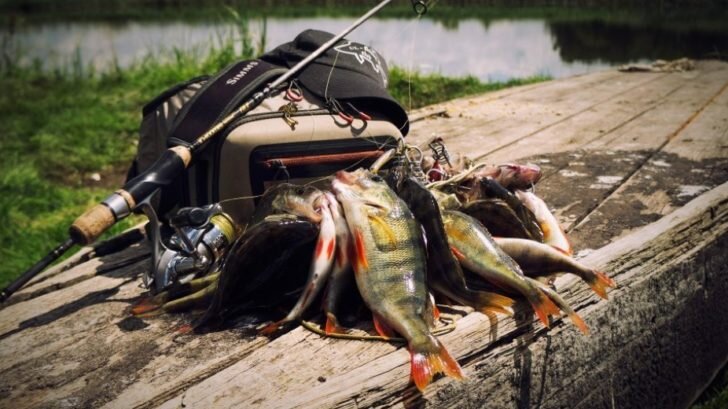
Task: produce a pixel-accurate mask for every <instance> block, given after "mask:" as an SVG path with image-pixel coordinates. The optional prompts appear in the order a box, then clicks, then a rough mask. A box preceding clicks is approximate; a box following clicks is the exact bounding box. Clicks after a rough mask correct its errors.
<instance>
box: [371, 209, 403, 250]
mask: <svg viewBox="0 0 728 409" xmlns="http://www.w3.org/2000/svg"><path fill="white" fill-rule="evenodd" d="M368 217H369V221H370V222H372V224H375V225H377V228H378V229H379V230H381V231H382V232H384V234H385V235H386V236H387V238H388V239H389V244H394V243H396V242H397V236H396V235H395V234H394V232H393V231H392V228H391V227H389V225H388V224H387V222H385V221H384V219H382V218H381V217H379V216H377V215H374V214H370V215H368Z"/></svg>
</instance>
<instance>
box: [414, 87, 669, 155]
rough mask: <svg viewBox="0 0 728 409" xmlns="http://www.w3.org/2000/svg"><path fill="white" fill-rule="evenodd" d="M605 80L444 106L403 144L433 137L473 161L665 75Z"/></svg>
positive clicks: (415, 142)
mask: <svg viewBox="0 0 728 409" xmlns="http://www.w3.org/2000/svg"><path fill="white" fill-rule="evenodd" d="M609 78H610V77H606V78H605V79H604V80H600V81H592V82H587V83H581V84H574V85H576V87H574V88H571V87H563V88H549V89H548V90H543V89H541V90H540V91H541V92H538V93H534V94H536V95H531V94H530V93H524V94H518V95H515V96H513V97H512V98H506V99H503V100H497V101H491V102H489V103H485V102H481V101H479V100H477V99H473V100H467V101H460V102H459V103H458V104H456V105H449V106H448V109H449V110H451V111H453V112H452V113H451V117H450V118H438V119H436V120H431V121H423V122H424V123H422V124H420V125H419V126H417V125H416V126H413V130H412V134H411V135H410V136H409V137H408V140H409V142H410V143H414V144H418V143H422V142H426V141H427V140H428V139H429V138H430V137H431V136H432V135H433V134H437V135H439V136H442V137H443V138H445V141H446V142H447V145H448V148H449V149H450V150H451V151H453V152H468V154H469V156H470V157H473V158H478V157H481V156H483V155H486V154H488V153H490V152H491V151H494V150H497V149H501V148H502V147H503V146H506V145H508V144H511V143H513V142H515V141H517V140H520V139H523V138H526V137H528V136H530V135H532V134H535V133H538V132H541V131H543V130H544V129H548V128H549V127H552V126H555V125H557V124H559V123H562V122H564V121H567V120H569V118H571V117H573V116H575V115H578V114H580V113H583V112H586V111H588V110H590V109H593V108H594V107H595V106H598V105H600V104H602V103H604V102H606V101H609V100H612V99H614V98H618V97H619V96H620V95H621V94H623V93H626V92H629V91H631V90H633V89H635V88H637V87H640V86H643V85H644V84H646V83H649V82H652V81H655V82H657V81H660V80H662V79H664V78H667V76H666V75H658V76H654V75H653V76H638V77H632V76H624V75H622V76H619V77H618V78H613V79H611V80H609V81H607V80H606V79H609ZM546 91H549V92H546ZM419 129H422V132H420V131H419Z"/></svg>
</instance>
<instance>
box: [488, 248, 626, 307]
mask: <svg viewBox="0 0 728 409" xmlns="http://www.w3.org/2000/svg"><path fill="white" fill-rule="evenodd" d="M495 242H496V243H497V244H498V246H499V247H500V248H502V249H503V251H505V252H506V253H508V255H509V256H511V257H512V258H513V259H514V260H516V263H518V265H519V266H521V269H522V270H523V271H524V273H525V274H526V275H527V276H529V277H543V276H548V275H552V274H556V273H571V274H574V275H576V276H578V277H579V278H581V279H582V280H583V281H584V282H586V283H587V284H588V285H589V287H591V289H592V290H593V291H594V292H595V293H596V294H597V295H598V296H600V297H601V298H604V299H605V300H606V299H607V288H609V287H611V288H616V287H617V284H616V283H615V282H614V280H612V279H611V278H609V277H608V276H607V275H606V274H604V273H603V272H600V271H596V270H593V269H591V268H589V267H587V266H585V265H584V264H582V263H580V262H578V261H576V260H574V259H573V258H572V257H570V256H567V255H566V254H564V253H562V252H560V251H559V250H556V249H555V248H553V247H551V246H549V245H548V244H543V243H538V242H535V241H533V240H524V239H514V238H502V237H496V238H495Z"/></svg>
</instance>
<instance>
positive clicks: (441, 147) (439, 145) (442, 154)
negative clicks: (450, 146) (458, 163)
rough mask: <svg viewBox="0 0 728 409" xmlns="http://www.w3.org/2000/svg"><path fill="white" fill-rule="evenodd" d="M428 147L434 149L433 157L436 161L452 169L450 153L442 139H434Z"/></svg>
mask: <svg viewBox="0 0 728 409" xmlns="http://www.w3.org/2000/svg"><path fill="white" fill-rule="evenodd" d="M427 146H429V147H430V149H432V156H433V158H434V159H435V161H437V162H438V163H439V164H440V166H445V165H448V166H450V167H452V163H450V152H448V151H447V147H445V141H443V140H442V138H441V137H439V136H437V137H435V138H433V139H432V140H431V141H430V143H428V144H427Z"/></svg>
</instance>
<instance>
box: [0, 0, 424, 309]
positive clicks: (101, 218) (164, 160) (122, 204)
mask: <svg viewBox="0 0 728 409" xmlns="http://www.w3.org/2000/svg"><path fill="white" fill-rule="evenodd" d="M391 1H392V0H384V1H382V2H380V3H379V4H378V5H376V6H375V7H374V8H372V9H371V10H369V11H368V12H367V13H366V14H364V15H363V16H361V17H359V19H357V20H356V21H355V22H354V23H352V24H351V25H350V26H349V27H347V28H346V29H344V30H343V31H342V32H341V33H339V34H337V35H336V36H334V37H333V38H332V39H330V40H329V41H327V42H326V43H324V44H323V45H321V46H320V47H319V48H317V49H316V50H315V51H313V52H312V53H311V54H309V55H308V56H307V57H306V58H304V59H303V60H301V61H299V62H298V63H297V64H296V65H294V66H293V67H291V68H290V69H289V70H288V71H286V72H285V73H284V74H283V75H281V76H280V77H278V78H277V79H276V80H275V81H273V82H271V83H269V84H268V85H266V87H265V88H263V89H262V90H261V91H258V92H256V93H255V94H253V96H252V97H251V98H250V99H249V100H248V101H246V102H245V103H243V104H242V105H240V107H238V108H237V109H236V110H235V111H233V112H232V113H230V114H229V115H228V116H226V117H225V118H223V119H221V120H220V121H219V122H218V123H216V124H215V125H213V126H212V128H210V129H208V130H207V131H206V132H205V133H203V134H202V135H200V136H199V137H198V138H197V139H195V141H194V142H193V143H192V144H191V145H190V146H175V147H172V148H169V149H167V150H166V151H165V152H164V153H162V155H160V157H159V158H158V159H157V161H156V162H154V164H153V165H152V166H151V167H150V168H149V169H147V170H146V171H145V172H143V173H141V174H140V175H139V176H137V177H135V178H134V179H132V180H130V181H128V182H126V184H124V186H123V187H122V188H121V189H119V190H117V191H115V192H114V193H113V194H112V195H111V196H109V197H107V198H106V199H104V200H103V201H102V202H101V203H99V204H97V205H95V206H94V207H92V208H91V209H89V210H87V211H86V212H85V213H83V214H82V215H81V216H79V217H78V218H77V219H76V220H75V221H74V222H73V224H71V227H70V228H69V229H68V234H69V238H68V239H67V240H65V241H64V242H63V243H61V244H60V245H58V246H57V247H56V248H54V249H53V250H52V251H51V252H50V253H48V254H47V255H46V256H45V257H43V258H42V259H41V260H40V261H38V262H37V263H36V264H35V265H33V266H32V267H31V268H29V269H28V270H27V271H25V272H24V273H23V274H22V275H21V276H20V277H18V278H17V279H16V280H15V281H13V282H12V283H10V285H8V286H7V287H6V288H5V289H4V290H2V292H0V303H1V302H4V301H5V300H7V299H8V298H9V297H10V296H11V295H12V294H13V293H14V292H16V291H18V290H19V289H20V288H22V287H23V285H25V283H27V282H28V281H30V280H31V279H32V278H33V277H35V276H36V275H38V274H39V273H40V272H41V271H43V270H44V269H45V268H46V267H48V266H49V265H50V264H51V263H53V262H54V261H56V260H57V259H58V258H59V257H61V256H62V255H63V254H64V253H65V252H66V251H68V250H69V249H70V248H72V247H74V246H75V245H76V244H80V245H88V244H91V243H93V242H94V241H96V239H98V238H99V236H101V234H103V233H104V232H105V231H106V230H108V229H109V228H110V227H111V226H113V225H114V224H116V222H118V221H120V220H122V219H124V218H125V217H127V216H129V215H130V214H131V213H132V211H134V210H135V209H137V207H138V206H140V205H142V204H143V203H145V202H146V201H148V200H149V199H150V198H151V197H152V196H153V195H154V194H155V193H156V192H157V191H158V190H159V189H161V188H162V187H164V186H168V185H169V184H171V183H172V181H173V180H175V179H176V178H177V176H179V175H180V174H182V173H183V172H184V171H185V169H187V167H188V166H189V165H190V163H191V162H192V158H193V157H194V155H195V154H196V153H197V152H199V151H200V150H201V149H202V148H203V147H204V145H205V144H206V143H207V142H208V141H210V140H211V139H212V138H214V137H215V136H216V135H219V134H220V131H222V130H223V129H225V128H226V127H227V126H228V125H230V124H231V123H232V122H234V121H235V120H237V119H238V118H240V117H242V116H244V115H245V114H247V113H248V112H250V111H252V110H253V109H255V108H256V107H257V106H258V105H260V104H261V102H263V100H265V99H266V98H268V97H269V96H270V94H271V92H272V91H273V90H275V89H276V88H278V86H280V85H281V84H283V83H284V82H286V81H288V80H289V79H290V78H292V77H293V76H294V75H296V74H298V72H299V71H301V69H303V68H304V67H305V66H306V65H308V64H309V63H310V62H311V61H313V60H315V59H316V58H318V57H319V56H320V55H321V54H323V53H325V52H326V51H328V50H329V49H330V48H331V47H332V46H333V45H334V44H336V43H337V42H338V41H339V40H341V39H342V38H344V36H346V35H347V34H349V33H351V32H352V31H354V29H356V28H357V27H359V26H360V25H361V24H362V23H364V22H365V21H367V20H368V19H369V18H370V17H372V16H373V15H374V14H376V13H377V12H379V10H381V9H382V8H384V7H385V6H386V5H387V4H389V3H390V2H391ZM411 2H412V8H413V9H414V11H415V12H416V13H417V14H418V15H420V16H421V15H423V14H425V13H426V12H427V4H426V3H425V2H424V1H417V0H411Z"/></svg>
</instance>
